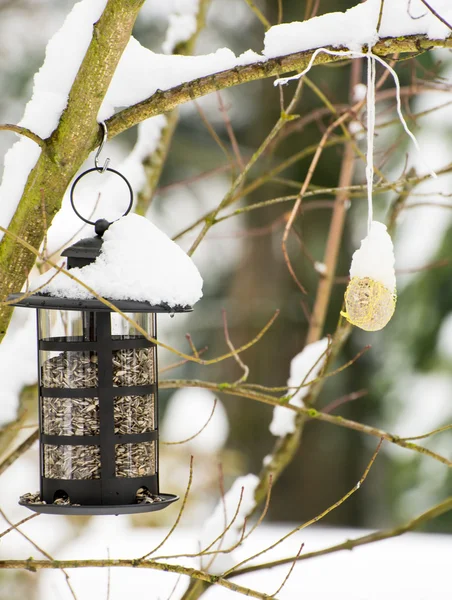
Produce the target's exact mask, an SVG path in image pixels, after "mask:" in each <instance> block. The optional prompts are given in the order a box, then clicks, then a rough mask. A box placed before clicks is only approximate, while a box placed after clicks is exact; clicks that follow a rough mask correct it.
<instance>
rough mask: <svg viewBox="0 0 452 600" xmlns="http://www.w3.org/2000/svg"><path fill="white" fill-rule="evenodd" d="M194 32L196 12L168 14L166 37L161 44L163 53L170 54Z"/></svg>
mask: <svg viewBox="0 0 452 600" xmlns="http://www.w3.org/2000/svg"><path fill="white" fill-rule="evenodd" d="M195 32H196V14H194V15H193V14H191V15H190V14H189V15H179V14H173V15H170V16H169V26H168V29H167V31H166V38H165V41H164V42H163V44H162V50H163V52H164V53H165V54H171V53H172V52H173V51H174V49H175V48H176V46H177V45H178V44H180V43H181V42H186V41H187V40H189V39H190V38H191V36H192V35H193V34H194V33H195Z"/></svg>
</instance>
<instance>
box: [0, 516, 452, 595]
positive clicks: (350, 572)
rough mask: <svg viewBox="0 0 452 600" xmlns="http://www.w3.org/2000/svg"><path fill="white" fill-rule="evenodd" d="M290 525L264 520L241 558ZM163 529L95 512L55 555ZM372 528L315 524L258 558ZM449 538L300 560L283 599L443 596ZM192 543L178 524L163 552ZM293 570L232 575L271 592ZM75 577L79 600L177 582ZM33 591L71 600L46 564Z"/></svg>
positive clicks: (191, 548) (145, 540)
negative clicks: (72, 538)
mask: <svg viewBox="0 0 452 600" xmlns="http://www.w3.org/2000/svg"><path fill="white" fill-rule="evenodd" d="M23 510H24V509H23ZM157 514H158V513H157ZM24 516H25V515H24ZM51 519H55V517H47V516H45V515H44V516H42V517H40V518H39V519H35V520H33V521H31V522H30V523H26V524H25V525H24V526H23V529H24V531H25V532H26V533H30V530H31V527H32V525H33V524H38V523H39V521H40V520H42V521H43V523H45V524H46V525H47V526H49V525H50V520H51ZM52 522H54V521H52ZM292 526H295V524H293V525H291V524H273V525H265V524H264V525H261V526H260V527H259V528H258V529H257V530H256V532H255V533H253V535H252V536H251V537H250V538H248V539H247V540H246V541H245V542H244V544H243V547H240V548H238V549H237V551H236V558H237V562H238V561H239V560H243V559H245V558H247V557H248V556H250V555H252V554H255V553H256V552H259V551H260V550H261V549H262V548H263V547H264V546H268V545H270V544H272V543H274V542H276V541H277V540H279V539H280V538H281V537H282V536H283V535H285V534H287V533H288V532H289V531H290V529H291V527H292ZM53 529H55V528H53ZM166 533H167V530H166V529H165V528H163V527H131V526H130V525H129V526H124V521H123V520H121V518H117V517H93V518H92V519H91V520H90V524H89V527H87V528H86V529H85V530H84V531H83V532H82V533H81V535H80V536H79V537H78V538H77V539H75V540H74V541H72V542H71V543H69V544H65V547H64V549H63V550H61V551H58V553H57V558H60V559H61V558H63V557H64V558H68V559H76V558H79V559H85V558H107V556H108V554H109V555H110V556H111V558H136V557H137V556H140V555H143V554H145V553H146V552H148V551H149V550H150V549H152V548H153V547H155V546H156V545H157V544H158V543H159V542H160V541H161V540H162V539H163V538H164V537H165V535H166ZM367 533H369V531H368V530H359V529H339V528H337V529H336V528H330V527H322V526H313V527H310V528H309V529H306V530H303V531H301V532H299V533H297V534H295V535H294V536H292V537H290V538H288V539H287V541H286V542H284V543H283V544H281V545H279V546H277V547H276V548H275V549H274V550H272V551H271V552H269V553H268V554H266V555H264V556H263V557H260V558H259V559H258V560H259V561H261V562H264V561H267V560H268V561H272V560H277V559H280V558H286V557H288V556H295V555H296V553H297V552H298V550H299V547H300V545H301V543H303V542H304V544H305V546H304V550H303V551H304V552H311V551H314V550H319V549H321V548H327V547H329V546H333V545H335V544H340V543H342V542H344V541H345V540H347V539H354V538H357V537H359V536H362V535H366V534H367ZM10 536H14V539H18V538H19V536H18V534H16V533H11V534H9V537H10ZM451 538H452V536H450V535H440V534H425V533H423V534H421V533H408V534H405V535H403V536H400V537H396V538H392V539H389V540H385V541H382V542H377V543H375V544H369V545H367V546H361V547H359V548H357V549H355V550H353V552H348V551H343V552H336V553H333V554H330V555H326V556H321V557H319V558H316V559H314V560H308V561H302V562H299V563H297V564H296V566H295V568H294V570H293V572H292V574H291V577H290V578H289V580H288V581H287V584H286V585H285V586H284V588H283V589H282V590H281V592H280V593H278V596H277V597H278V598H279V599H280V600H295V599H298V598H300V597H303V596H306V597H309V599H310V600H329V599H331V598H334V599H335V600H345V599H347V600H363V599H364V598H365V600H381V598H388V600H394V598H403V599H405V598H407V597H409V598H410V600H427V599H428V600H430V599H431V598H435V599H438V600H445V599H446V598H447V597H448V596H447V594H448V590H449V586H450V568H449V563H450V547H451V544H452V539H451ZM41 541H42V540H41ZM195 541H196V531H195V530H193V529H188V528H181V527H179V528H178V529H177V530H176V532H175V533H174V534H173V535H172V536H171V537H170V539H169V541H168V542H167V543H166V544H165V546H164V548H162V551H164V553H165V554H171V553H179V552H180V551H181V550H184V551H188V552H196V551H197V550H198V549H197V547H196V544H195ZM9 543H11V542H9ZM28 548H29V549H28V554H25V552H22V556H23V557H24V558H26V557H28V556H29V554H30V552H34V550H33V549H31V547H30V546H29V547H28ZM87 548H89V552H88V553H87ZM159 553H160V551H159ZM54 554H55V552H54ZM179 562H182V563H183V564H184V565H187V566H194V567H195V568H198V567H199V562H195V561H194V560H191V561H189V560H187V559H185V560H184V559H182V560H181V561H179ZM289 569H290V564H286V565H283V566H281V567H275V568H273V569H267V570H264V571H257V572H255V573H250V574H248V575H243V576H241V577H240V578H236V579H232V580H231V581H233V582H236V583H238V584H240V585H243V586H245V587H251V588H252V589H257V590H260V591H262V592H265V593H267V594H268V593H271V592H274V591H276V589H277V588H278V587H279V586H280V585H281V583H282V582H283V580H284V578H285V577H286V575H287V573H288V571H289ZM70 577H71V584H72V585H73V586H74V590H75V594H76V596H77V598H78V600H91V599H92V598H106V593H107V592H106V590H107V586H108V577H110V600H123V599H124V598H130V597H138V596H140V595H142V593H143V589H151V590H152V595H151V597H152V600H154V599H155V600H157V599H159V598H160V599H161V600H165V599H167V598H169V597H170V594H171V593H172V590H173V587H174V585H175V584H176V583H177V580H178V576H177V575H176V574H172V573H165V572H163V571H155V570H150V569H133V568H131V569H123V568H117V569H111V572H110V573H108V572H107V569H105V568H104V569H101V568H90V569H72V570H71V571H70ZM187 585H188V578H187V577H181V578H180V581H179V583H178V584H177V587H176V591H175V592H174V594H173V596H172V597H173V598H174V599H177V598H181V597H182V594H183V590H184V589H186V586H187ZM388 590H390V592H389V593H388ZM36 592H37V593H36V600H71V599H72V598H73V596H71V594H70V591H69V590H68V587H67V585H66V583H65V580H64V576H63V574H62V573H61V572H59V571H57V570H50V569H49V570H44V571H43V572H41V573H40V576H39V580H38V584H37V590H36ZM240 597H241V596H240V595H238V594H237V593H236V592H233V591H231V590H227V589H225V588H222V587H220V586H212V587H211V588H210V589H209V590H207V591H206V592H205V593H204V594H203V600H204V599H205V600H234V599H236V598H240Z"/></svg>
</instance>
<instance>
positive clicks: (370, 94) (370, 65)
mask: <svg viewBox="0 0 452 600" xmlns="http://www.w3.org/2000/svg"><path fill="white" fill-rule="evenodd" d="M375 71H376V69H375V59H374V57H373V55H372V53H371V52H370V51H369V53H368V54H367V153H366V183H367V233H368V234H369V233H370V228H371V227H372V221H373V198H372V195H373V182H374V136H375V80H376V79H375V77H376V73H375Z"/></svg>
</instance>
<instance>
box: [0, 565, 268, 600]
mask: <svg viewBox="0 0 452 600" xmlns="http://www.w3.org/2000/svg"><path fill="white" fill-rule="evenodd" d="M97 567H125V568H130V567H133V568H134V569H153V570H155V571H163V572H166V573H179V574H180V575H186V576H188V577H191V578H192V579H198V580H200V581H205V582H207V583H210V584H215V585H219V586H221V587H224V588H226V589H228V590H231V591H233V592H237V593H238V594H243V595H244V596H248V597H249V598H259V599H260V600H271V599H272V598H274V597H272V596H269V595H268V594H265V593H263V592H258V591H256V590H253V589H251V588H247V587H244V586H243V585H238V584H237V583H233V582H232V581H228V580H227V579H224V578H223V577H222V576H218V575H211V574H210V573H206V572H205V571H201V570H199V569H192V568H190V567H184V566H182V565H173V564H171V563H162V562H155V561H151V560H145V561H142V562H140V561H137V560H136V559H110V560H108V559H93V560H34V559H32V558H29V559H27V560H0V569H24V570H26V571H31V572H36V571H40V570H42V569H86V568H97ZM275 600H276V599H275Z"/></svg>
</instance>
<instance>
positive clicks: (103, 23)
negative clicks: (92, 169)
mask: <svg viewBox="0 0 452 600" xmlns="http://www.w3.org/2000/svg"><path fill="white" fill-rule="evenodd" d="M143 2H144V0H133V1H130V2H123V1H122V0H108V2H107V5H106V7H105V10H104V12H103V13H102V15H101V17H100V19H99V20H98V21H97V23H96V24H95V25H94V32H93V37H92V40H91V43H90V45H89V48H88V50H87V53H86V55H85V57H84V59H83V62H82V64H81V66H80V69H79V71H78V73H77V76H76V78H75V81H74V84H73V86H72V89H71V91H70V94H69V98H68V104H67V107H66V109H65V111H64V112H63V114H62V116H61V119H60V122H59V124H58V127H57V129H56V130H55V131H54V132H53V134H52V135H51V137H50V138H48V139H47V140H45V143H44V145H43V146H42V151H41V155H40V157H39V159H38V161H37V163H36V165H35V167H34V168H33V169H32V171H31V173H30V175H29V177H28V180H27V183H26V185H25V189H24V193H23V195H22V199H21V201H20V203H19V206H18V207H17V210H16V213H15V214H14V217H13V219H12V221H11V223H10V225H9V230H10V231H11V232H12V233H14V234H15V235H17V236H18V237H20V238H22V239H23V240H25V241H26V242H28V243H29V244H30V245H31V246H33V247H34V248H39V247H40V245H41V243H42V241H43V239H44V235H45V232H46V230H47V229H48V228H49V226H50V224H51V222H52V220H53V217H54V216H55V214H56V213H57V212H58V210H59V209H60V207H61V201H62V198H63V195H64V192H65V190H66V188H67V187H68V185H69V183H70V181H71V179H72V177H73V176H74V175H75V173H76V172H77V170H78V169H79V167H80V165H81V164H82V163H83V161H84V160H85V159H86V157H87V156H88V154H89V152H90V151H91V150H92V149H93V148H94V147H95V146H96V145H97V144H98V143H99V141H100V130H99V125H98V123H97V114H98V112H99V109H100V106H101V104H102V100H103V98H104V96H105V93H106V91H107V89H108V86H109V84H110V81H111V79H112V77H113V74H114V72H115V70H116V66H117V64H118V62H119V59H120V58H121V55H122V53H123V51H124V49H125V47H126V45H127V43H128V41H129V39H130V35H131V32H132V28H133V25H134V23H135V19H136V17H137V15H138V12H139V10H140V8H141V6H142V4H143ZM34 262H35V256H34V254H32V253H31V252H29V251H28V250H27V249H26V248H24V247H22V246H21V245H20V244H18V243H17V242H16V241H15V240H14V239H12V238H11V237H8V236H4V238H3V240H2V241H1V243H0V281H1V289H0V292H1V293H0V299H4V298H5V297H6V296H7V295H8V294H10V293H11V292H13V291H17V290H20V289H21V288H22V286H23V284H24V282H25V280H26V278H27V276H28V273H29V272H30V270H31V268H32V266H33V264H34ZM11 310H12V309H11V308H10V307H8V306H5V305H3V306H1V307H0V340H1V339H2V338H3V336H4V334H5V333H6V329H7V327H8V323H9V320H10V317H11Z"/></svg>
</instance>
